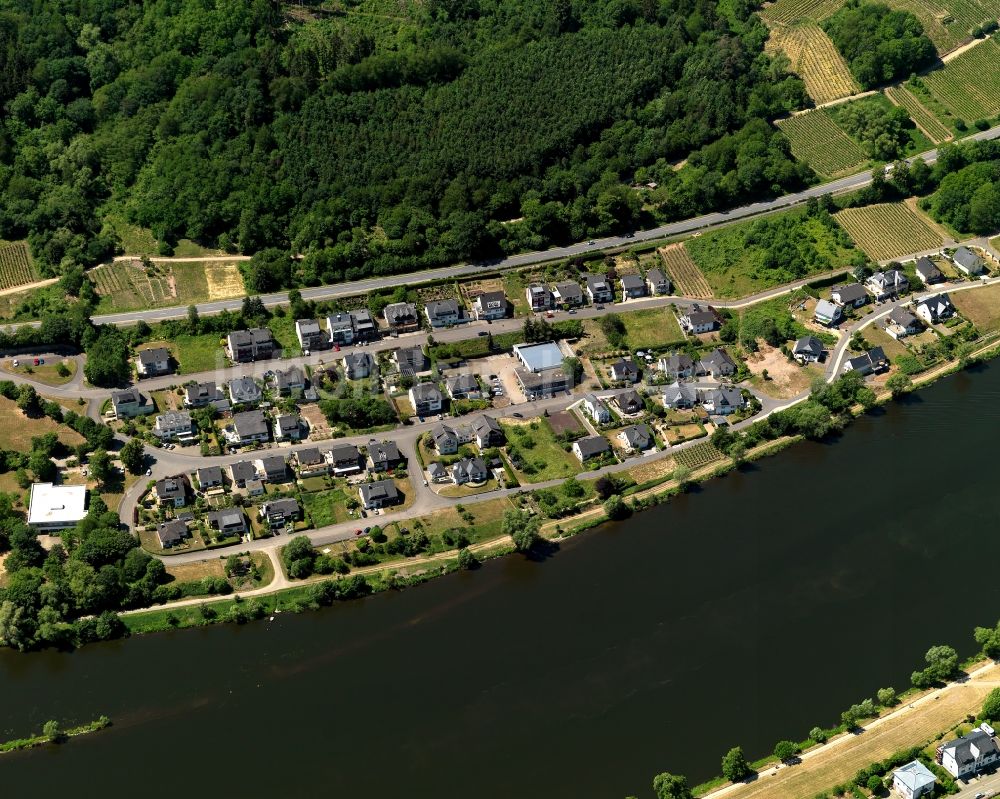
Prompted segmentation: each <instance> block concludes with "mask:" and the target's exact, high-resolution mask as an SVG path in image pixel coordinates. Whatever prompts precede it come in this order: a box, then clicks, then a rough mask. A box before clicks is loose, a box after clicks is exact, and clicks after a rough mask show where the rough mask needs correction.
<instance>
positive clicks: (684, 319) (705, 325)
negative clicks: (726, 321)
mask: <svg viewBox="0 0 1000 799" xmlns="http://www.w3.org/2000/svg"><path fill="white" fill-rule="evenodd" d="M678 321H680V323H681V329H682V330H683V331H684V332H685V333H710V332H712V331H713V330H715V329H716V328H717V327H718V326H719V317H718V316H716V314H715V311H713V310H712V309H711V308H709V309H708V310H706V309H704V308H702V307H701V306H700V305H698V304H697V303H695V304H694V305H692V306H691V308H690V309H688V310H687V311H686V312H685V313H684V314H682V315H681V317H680V319H679V320H678Z"/></svg>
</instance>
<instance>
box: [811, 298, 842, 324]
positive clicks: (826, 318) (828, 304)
mask: <svg viewBox="0 0 1000 799" xmlns="http://www.w3.org/2000/svg"><path fill="white" fill-rule="evenodd" d="M843 315H844V312H843V311H841V310H840V306H839V305H837V304H836V303H835V302H832V301H830V300H817V301H816V307H815V308H814V309H813V319H815V320H816V321H817V322H819V323H820V324H821V325H826V326H827V327H832V326H833V325H835V324H837V323H838V322H840V320H841V318H842V317H843Z"/></svg>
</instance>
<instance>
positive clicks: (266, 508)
mask: <svg viewBox="0 0 1000 799" xmlns="http://www.w3.org/2000/svg"><path fill="white" fill-rule="evenodd" d="M258 514H259V515H260V518H261V519H262V520H264V521H266V522H267V526H268V527H269V528H270V529H271V530H277V529H278V528H280V527H286V526H289V525H293V524H295V522H297V521H298V520H299V519H300V518H302V508H300V507H299V503H298V500H296V499H293V498H292V497H285V498H282V499H272V500H271V501H270V502H264V503H262V504H261V506H260V510H259V511H258Z"/></svg>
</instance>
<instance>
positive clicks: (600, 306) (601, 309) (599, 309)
mask: <svg viewBox="0 0 1000 799" xmlns="http://www.w3.org/2000/svg"><path fill="white" fill-rule="evenodd" d="M594 307H595V308H596V309H597V310H598V311H603V310H604V306H603V305H595V306H594Z"/></svg>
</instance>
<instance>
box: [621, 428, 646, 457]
mask: <svg viewBox="0 0 1000 799" xmlns="http://www.w3.org/2000/svg"><path fill="white" fill-rule="evenodd" d="M618 440H619V441H621V442H622V449H624V450H625V451H626V452H642V451H643V450H647V449H649V448H650V447H651V446H653V433H652V432H651V431H650V429H649V425H647V424H645V423H639V424H632V425H629V426H628V427H625V428H622V429H621V430H620V431H619V432H618Z"/></svg>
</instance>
